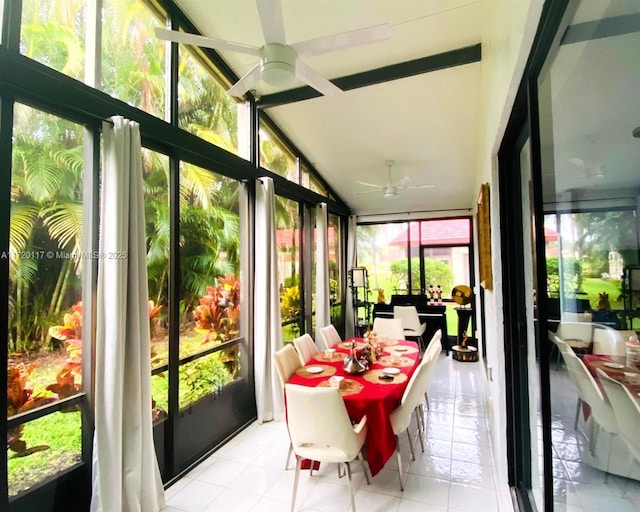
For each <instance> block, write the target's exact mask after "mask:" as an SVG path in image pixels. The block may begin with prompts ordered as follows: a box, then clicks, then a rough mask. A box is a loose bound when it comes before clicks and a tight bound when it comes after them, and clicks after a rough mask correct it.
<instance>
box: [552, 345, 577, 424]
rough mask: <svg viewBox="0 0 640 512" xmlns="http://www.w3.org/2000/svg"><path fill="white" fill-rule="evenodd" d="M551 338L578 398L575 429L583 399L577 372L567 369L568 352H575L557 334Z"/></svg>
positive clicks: (568, 364) (569, 360)
mask: <svg viewBox="0 0 640 512" xmlns="http://www.w3.org/2000/svg"><path fill="white" fill-rule="evenodd" d="M552 339H553V342H554V343H555V345H556V346H557V347H558V352H559V353H560V356H561V357H562V359H563V360H564V364H565V365H566V367H567V371H568V376H569V380H570V381H571V382H572V383H573V385H574V386H575V387H576V391H577V393H578V399H577V402H576V414H575V418H574V420H573V428H574V429H576V430H577V428H578V419H579V418H580V409H581V408H582V402H583V401H584V399H583V396H582V386H581V384H580V382H579V381H578V378H577V373H576V372H575V371H571V370H569V367H570V365H571V364H573V359H569V355H568V354H572V355H574V356H575V352H574V351H573V349H572V348H571V347H570V346H569V344H568V343H566V342H564V341H563V340H561V339H560V338H559V337H558V336H556V335H553V338H552Z"/></svg>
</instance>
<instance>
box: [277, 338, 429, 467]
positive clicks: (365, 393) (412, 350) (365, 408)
mask: <svg viewBox="0 0 640 512" xmlns="http://www.w3.org/2000/svg"><path fill="white" fill-rule="evenodd" d="M355 339H356V341H359V342H362V341H363V340H362V338H355ZM394 347H399V348H400V351H398V352H394ZM336 349H337V351H338V352H337V353H340V354H341V355H343V356H347V355H348V354H349V349H348V348H344V345H343V344H340V345H338V346H336ZM403 349H404V350H406V351H403ZM384 350H385V353H384V354H383V355H382V357H384V356H389V355H390V354H391V355H393V356H395V358H396V359H395V363H396V364H387V366H397V362H398V360H400V359H401V360H402V361H403V363H402V364H406V366H398V367H399V369H400V371H401V372H402V373H403V374H404V375H406V376H407V378H406V379H405V378H404V377H403V378H397V377H396V379H394V381H392V382H389V381H380V380H377V377H375V379H374V376H375V375H376V373H379V372H380V370H381V369H383V368H385V365H383V364H380V363H379V362H378V363H375V364H373V365H371V366H370V368H369V370H368V371H367V372H365V373H364V374H362V375H347V374H346V373H345V372H344V371H343V370H342V365H343V362H342V360H339V361H336V362H327V361H326V360H323V359H322V354H320V355H319V358H314V359H312V360H311V361H309V362H308V363H307V364H306V365H305V366H306V367H309V366H314V365H323V366H332V367H335V369H336V371H335V375H342V376H344V377H345V379H350V380H353V381H355V382H357V383H358V384H357V385H356V386H357V387H358V388H359V387H360V385H362V389H361V390H360V391H359V392H357V393H355V394H346V395H345V394H344V393H343V398H344V402H345V405H346V407H347V411H348V413H349V417H350V418H351V419H352V420H354V421H360V419H361V418H362V416H364V415H366V416H367V425H368V431H367V441H366V453H367V462H368V463H369V468H370V469H371V474H372V475H376V474H377V473H378V472H379V471H380V470H381V469H382V468H383V467H384V465H385V464H386V462H387V461H388V460H389V458H390V457H391V456H392V455H393V453H394V451H395V449H396V440H395V436H394V434H393V429H392V428H391V422H390V421H389V414H390V413H391V412H392V411H393V410H394V409H395V408H396V407H398V405H399V404H400V399H401V398H402V394H403V393H404V390H405V389H406V387H407V384H408V382H409V377H411V375H413V372H414V371H415V369H416V367H417V366H418V363H419V362H420V354H419V350H418V345H417V343H414V342H413V341H407V340H400V341H398V342H397V344H395V345H388V346H385V347H384ZM407 359H410V361H408V360H407ZM387 362H390V361H387ZM299 373H303V372H299ZM299 373H297V374H294V375H293V377H291V379H290V380H289V383H291V384H298V385H302V386H314V387H315V386H318V385H323V386H326V385H327V381H328V380H329V376H326V375H325V376H322V377H317V376H305V375H304V373H303V374H302V375H301V374H299ZM401 380H402V382H400V381H401ZM396 381H397V382H396Z"/></svg>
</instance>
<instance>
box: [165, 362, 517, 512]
mask: <svg viewBox="0 0 640 512" xmlns="http://www.w3.org/2000/svg"><path fill="white" fill-rule="evenodd" d="M485 387H486V380H485V376H484V373H483V370H482V366H481V365H480V364H479V363H460V362H458V361H453V360H451V358H448V357H445V355H444V354H442V355H441V356H440V361H439V362H438V365H437V367H436V371H435V373H434V377H433V380H432V383H431V387H430V389H429V397H430V403H431V408H430V410H428V411H426V413H425V416H426V444H425V452H424V453H421V452H420V450H419V448H418V451H417V453H416V461H415V462H413V463H412V464H411V466H410V467H409V470H408V471H409V475H408V478H407V482H406V485H405V490H404V492H401V491H400V488H399V485H398V475H397V465H396V462H395V457H393V458H392V459H391V460H389V462H387V465H386V467H385V468H384V469H383V470H382V471H381V472H380V473H379V474H377V475H376V476H375V477H374V478H373V479H372V480H371V485H370V486H368V485H367V484H366V482H365V481H364V475H363V474H362V470H361V466H360V464H353V465H352V467H353V471H354V474H353V477H354V487H355V489H357V491H356V495H355V500H356V509H357V510H359V511H360V512H376V511H379V512H392V511H397V512H414V511H415V512H418V511H419V512H425V511H429V512H440V511H445V510H448V511H451V512H454V511H457V512H465V511H469V512H479V511H481V512H493V511H500V512H504V511H512V510H513V508H512V506H511V501H510V498H509V495H508V489H504V485H500V486H498V485H496V480H495V478H494V464H493V457H492V452H491V446H490V437H489V434H488V424H487V417H486V407H485V404H486V394H485ZM412 428H413V427H412ZM401 440H402V446H403V460H404V461H408V456H409V453H408V452H409V448H408V443H407V438H406V435H405V436H402V438H401ZM288 446H289V439H288V435H287V430H286V427H285V424H284V423H283V422H270V423H265V424H263V425H258V424H255V423H254V424H252V425H251V426H250V427H249V428H247V429H245V430H244V431H243V432H241V433H240V434H239V435H238V436H236V437H235V438H234V439H233V440H231V441H230V442H229V443H228V444H226V445H225V446H224V447H223V448H221V449H220V450H218V451H217V452H215V453H214V454H213V455H211V456H210V457H209V458H208V459H207V460H206V461H205V462H203V463H202V464H200V465H199V466H198V467H197V468H195V469H194V470H192V471H191V472H190V473H189V474H188V475H187V476H185V477H184V478H182V479H181V480H179V481H178V482H177V483H175V484H174V485H173V486H171V487H170V488H169V489H167V494H166V496H167V505H168V510H169V511H174V512H177V511H182V512H201V511H216V512H226V511H229V512H243V511H274V512H280V511H288V510H289V508H290V504H291V493H292V490H293V476H294V470H293V464H291V466H290V467H291V469H289V470H288V471H285V470H284V461H285V458H286V454H287V449H288ZM348 509H349V491H348V488H347V482H346V478H342V479H339V478H338V477H337V471H336V469H335V465H326V464H323V465H322V467H321V469H320V471H319V472H314V475H313V476H312V477H309V476H308V472H306V471H303V472H302V474H301V477H300V484H299V486H298V496H297V499H296V510H298V511H306V512H312V511H314V512H321V511H326V512H347V510H348Z"/></svg>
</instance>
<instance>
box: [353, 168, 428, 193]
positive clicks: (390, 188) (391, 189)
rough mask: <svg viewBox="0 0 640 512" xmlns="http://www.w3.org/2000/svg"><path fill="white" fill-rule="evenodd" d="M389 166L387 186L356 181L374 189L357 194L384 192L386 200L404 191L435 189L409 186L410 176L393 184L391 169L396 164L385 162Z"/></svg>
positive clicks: (426, 186)
mask: <svg viewBox="0 0 640 512" xmlns="http://www.w3.org/2000/svg"><path fill="white" fill-rule="evenodd" d="M384 163H385V165H386V166H387V175H388V176H387V177H388V181H387V183H386V184H385V185H377V184H375V183H367V182H366V181H356V183H357V184H358V185H364V186H365V187H373V190H363V191H361V192H356V194H370V193H371V192H378V191H382V196H383V197H386V198H391V197H396V196H397V195H398V194H399V193H400V192H399V191H400V190H403V189H418V188H433V187H434V186H433V185H407V182H408V181H409V180H410V179H411V178H410V177H409V176H405V177H404V178H402V180H400V181H399V182H397V183H395V184H394V183H393V180H392V179H391V167H393V165H394V164H395V161H394V160H385V162H384Z"/></svg>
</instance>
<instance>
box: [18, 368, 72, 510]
mask: <svg viewBox="0 0 640 512" xmlns="http://www.w3.org/2000/svg"><path fill="white" fill-rule="evenodd" d="M10 375H11V374H10ZM8 437H9V438H10V439H14V438H16V437H20V439H22V440H24V441H28V444H27V449H26V451H27V452H28V455H23V456H20V457H18V456H16V455H15V453H12V452H11V451H10V452H9V460H8V464H7V466H8V467H7V469H8V472H9V497H10V498H11V497H13V496H17V495H19V494H22V493H24V492H27V491H28V490H29V489H31V488H32V487H34V486H35V485H37V484H40V483H41V482H42V481H43V480H45V479H48V478H51V477H55V476H56V475H58V474H60V473H62V472H63V471H65V470H67V469H69V468H70V467H72V466H74V465H76V464H78V463H80V462H81V454H82V416H81V413H80V411H76V410H69V411H65V412H54V413H53V414H49V415H47V416H44V417H42V418H38V419H37V420H33V421H30V422H28V423H25V424H23V425H19V426H18V427H15V428H13V429H10V430H9V432H8Z"/></svg>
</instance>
